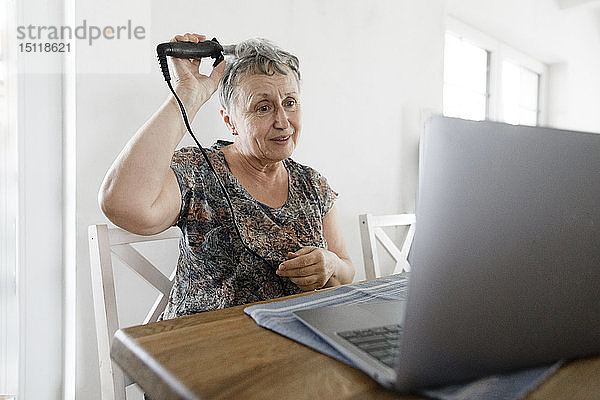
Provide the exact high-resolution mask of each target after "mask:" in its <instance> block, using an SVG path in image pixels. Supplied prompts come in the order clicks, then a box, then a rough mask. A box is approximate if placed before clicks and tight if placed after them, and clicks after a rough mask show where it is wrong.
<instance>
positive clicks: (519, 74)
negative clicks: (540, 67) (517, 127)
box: [502, 61, 540, 125]
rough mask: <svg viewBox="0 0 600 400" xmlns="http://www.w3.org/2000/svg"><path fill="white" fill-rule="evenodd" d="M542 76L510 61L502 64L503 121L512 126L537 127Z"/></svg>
mask: <svg viewBox="0 0 600 400" xmlns="http://www.w3.org/2000/svg"><path fill="white" fill-rule="evenodd" d="M539 81H540V76H539V75H538V74H536V73H535V72H533V71H530V70H528V69H527V68H524V67H522V66H521V65H518V64H515V63H513V62H510V61H504V62H503V63H502V110H503V116H502V119H503V120H504V121H505V122H508V123H510V124H525V125H537V123H538V114H539V106H538V102H539V99H538V97H539Z"/></svg>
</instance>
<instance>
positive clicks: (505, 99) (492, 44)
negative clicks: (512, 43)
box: [443, 17, 546, 125]
mask: <svg viewBox="0 0 600 400" xmlns="http://www.w3.org/2000/svg"><path fill="white" fill-rule="evenodd" d="M446 29H447V30H446V35H445V46H444V106H443V112H444V115H446V116H449V117H458V118H465V119H472V120H483V119H491V120H496V121H503V122H508V123H511V124H523V125H539V124H540V123H542V122H543V117H544V114H543V107H542V104H543V100H544V78H545V72H546V67H545V65H544V64H542V63H540V62H538V61H536V60H533V59H532V58H530V57H528V56H527V55H525V54H522V53H519V52H518V51H516V50H515V49H512V48H510V47H509V46H506V45H505V44H503V43H501V42H499V41H498V40H495V39H493V38H490V37H489V36H486V35H484V34H483V33H481V32H479V31H477V30H475V29H473V28H471V27H469V26H468V25H465V24H463V23H461V22H459V21H457V20H455V19H453V18H450V17H449V18H448V19H447V27H446Z"/></svg>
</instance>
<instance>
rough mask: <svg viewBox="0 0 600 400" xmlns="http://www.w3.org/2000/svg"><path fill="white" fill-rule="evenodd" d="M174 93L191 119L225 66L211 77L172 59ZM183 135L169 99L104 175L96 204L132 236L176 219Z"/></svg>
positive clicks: (190, 37)
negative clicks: (175, 161)
mask: <svg viewBox="0 0 600 400" xmlns="http://www.w3.org/2000/svg"><path fill="white" fill-rule="evenodd" d="M204 40H206V37H205V36H204V35H197V34H190V33H187V34H185V35H183V36H179V35H178V36H175V38H173V39H172V41H180V42H181V41H189V42H195V43H197V42H199V41H204ZM172 61H173V65H174V67H175V71H176V73H177V80H176V84H175V91H176V93H177V95H178V96H179V98H180V99H181V101H182V102H183V104H184V106H185V109H186V113H187V115H188V118H189V120H190V123H191V121H192V120H193V118H194V116H195V115H196V113H197V112H198V110H199V109H200V107H201V106H202V105H203V104H204V103H205V102H206V101H207V100H208V99H209V98H210V97H211V96H212V94H213V93H214V92H215V91H216V90H217V86H218V84H219V80H220V79H221V77H222V76H223V71H224V69H225V62H221V63H220V64H219V65H217V66H216V67H215V68H214V69H213V71H212V73H211V74H210V76H206V75H202V74H200V73H199V72H198V68H199V66H200V60H183V59H173V60H172ZM185 132H186V128H185V124H184V123H183V119H182V118H181V113H180V110H179V106H178V105H177V102H176V100H175V98H174V97H173V96H170V97H169V99H168V100H167V101H165V103H164V104H163V105H162V106H161V107H160V108H159V109H158V111H157V112H156V113H154V115H153V116H152V117H151V118H150V119H149V120H148V121H147V122H146V123H145V124H144V125H143V126H142V127H141V128H140V129H139V130H138V131H137V132H136V134H135V135H134V136H133V137H132V138H131V140H129V142H128V143H127V145H126V146H125V148H124V149H123V150H122V151H121V153H120V154H119V155H118V156H117V158H116V160H115V161H114V162H113V164H112V165H111V167H110V169H109V170H108V172H107V173H106V176H105V177H104V181H103V182H102V186H101V188H100V191H99V193H98V201H99V203H100V207H101V208H102V211H103V212H104V214H105V215H106V217H107V218H108V219H109V220H111V221H112V222H113V223H114V224H116V225H118V226H120V227H122V228H123V229H126V230H128V231H130V232H133V233H138V234H142V235H151V234H154V233H158V232H162V231H163V230H165V229H167V228H168V227H169V226H171V225H172V224H173V223H174V222H175V221H176V220H177V218H178V216H179V210H180V208H181V201H182V200H181V192H180V190H179V186H178V183H177V179H176V178H175V174H174V172H173V170H172V169H171V168H170V165H171V158H172V156H173V152H174V151H175V148H176V147H177V145H178V144H179V142H180V141H181V138H182V137H183V135H184V134H185Z"/></svg>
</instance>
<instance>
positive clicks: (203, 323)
mask: <svg viewBox="0 0 600 400" xmlns="http://www.w3.org/2000/svg"><path fill="white" fill-rule="evenodd" d="M245 307H246V306H239V307H232V308H228V309H223V310H217V311H211V312H206V313H200V314H195V315H190V316H186V317H181V318H177V319H173V320H167V321H160V322H155V323H151V324H147V325H141V326H135V327H131V328H126V329H122V330H119V331H117V333H116V334H115V338H114V341H113V345H112V348H111V356H112V358H113V359H114V360H115V361H116V362H117V364H119V365H120V366H121V368H122V369H123V370H124V371H125V372H126V373H127V374H128V375H129V376H130V377H131V379H132V380H133V381H134V382H136V383H138V384H139V386H140V387H141V388H142V389H143V390H144V391H145V392H146V393H148V394H149V395H151V396H152V398H153V399H158V400H160V399H366V398H368V399H423V397H419V396H398V395H396V394H394V393H392V392H390V391H388V390H385V389H383V388H382V387H381V386H379V385H378V384H377V383H376V382H375V381H373V380H372V379H371V378H369V377H368V376H367V375H365V374H364V373H362V372H361V371H359V370H357V369H354V368H352V367H349V366H347V365H346V364H343V363H341V362H339V361H337V360H335V359H333V358H330V357H328V356H325V355H323V354H320V353H318V352H316V351H314V350H312V349H311V348H308V347H306V346H304V345H302V344H299V343H296V342H295V341H293V340H290V339H287V338H285V337H283V336H281V335H279V334H277V333H274V332H272V331H269V330H268V329H265V328H261V327H260V326H258V325H257V324H256V323H255V322H254V321H253V320H252V318H250V317H249V316H247V315H245V314H244V312H243V310H244V308H245ZM527 399H528V400H542V399H543V400H549V399H550V400H551V399H569V400H579V399H581V400H583V399H586V400H588V399H589V400H592V399H593V400H598V399H600V357H597V358H592V359H587V360H580V361H576V362H571V363H569V364H567V365H565V366H563V367H562V368H561V369H560V370H559V371H557V372H556V373H555V374H554V375H552V376H551V377H550V378H548V379H547V380H546V381H545V382H543V383H542V384H541V385H540V386H539V387H538V388H537V389H536V390H534V391H533V392H531V393H530V394H529V395H528V396H527Z"/></svg>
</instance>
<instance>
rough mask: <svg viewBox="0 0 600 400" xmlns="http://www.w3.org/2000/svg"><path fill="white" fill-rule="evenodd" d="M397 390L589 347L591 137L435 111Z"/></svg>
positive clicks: (598, 349)
mask: <svg viewBox="0 0 600 400" xmlns="http://www.w3.org/2000/svg"><path fill="white" fill-rule="evenodd" d="M422 146H423V147H422V159H421V167H420V183H419V185H420V187H419V196H418V203H417V230H416V234H415V238H414V242H413V248H412V254H411V264H412V274H411V279H410V283H409V293H410V294H409V302H408V305H407V311H406V323H405V329H404V338H403V347H402V349H401V352H400V354H401V360H400V364H399V366H398V369H397V372H398V376H399V378H398V382H397V387H398V389H400V390H402V391H405V390H410V389H413V388H415V387H421V386H435V385H440V384H444V383H447V382H453V381H457V380H463V379H469V378H472V377H476V376H481V375H486V374H490V373H495V372H500V371H503V370H509V369H514V368H519V367H526V366H530V365H535V364H540V363H547V362H551V361H553V360H557V359H561V358H571V357H579V356H584V355H587V354H591V353H600V135H597V134H590V133H580V132H567V131H560V130H554V129H545V128H533V127H521V126H511V125H506V124H501V123H494V122H473V121H464V120H457V119H449V118H442V117H435V118H433V119H432V120H431V121H429V123H428V126H427V132H426V134H425V137H424V141H423V142H422Z"/></svg>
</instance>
